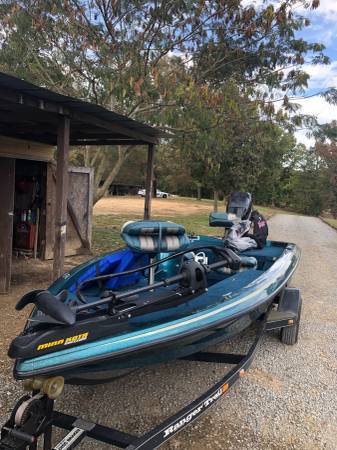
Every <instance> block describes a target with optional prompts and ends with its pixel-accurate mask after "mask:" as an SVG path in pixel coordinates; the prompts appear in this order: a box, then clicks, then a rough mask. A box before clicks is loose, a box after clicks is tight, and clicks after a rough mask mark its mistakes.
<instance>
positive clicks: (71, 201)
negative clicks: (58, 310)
mask: <svg viewBox="0 0 337 450" xmlns="http://www.w3.org/2000/svg"><path fill="white" fill-rule="evenodd" d="M159 137H160V132H159V131H158V130H156V129H154V128H152V127H149V126H147V125H144V124H142V123H140V122H136V121H133V120H131V119H129V118H127V117H125V116H122V115H120V114H116V113H114V112H112V111H109V110H106V109H104V108H102V107H100V106H97V105H94V104H90V103H87V102H84V101H81V100H78V99H75V98H72V97H67V96H64V95H60V94H57V93H55V92H53V91H50V90H48V89H45V88H42V87H39V86H35V85H33V84H31V83H27V82H25V81H23V80H20V79H18V78H15V77H12V76H10V75H6V74H3V73H0V292H6V291H8V289H9V286H10V279H11V262H12V254H13V252H14V253H15V252H16V253H20V252H21V253H24V254H27V255H28V256H34V255H37V256H38V257H40V258H42V259H49V258H53V259H54V261H53V278H57V277H59V276H60V275H61V274H62V273H63V263H64V256H65V255H72V254H78V253H81V252H83V251H89V250H90V245H91V217H92V178H93V172H92V169H91V168H85V167H70V166H69V148H70V146H76V145H77V146H78V145H111V146H114V145H147V146H148V169H147V197H146V199H145V205H144V217H145V218H149V217H150V211H151V192H152V183H153V180H152V178H153V159H154V144H156V143H157V142H158V139H159ZM112 148H113V147H112ZM55 160H56V164H55V162H54V161H55Z"/></svg>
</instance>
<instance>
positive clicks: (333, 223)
mask: <svg viewBox="0 0 337 450" xmlns="http://www.w3.org/2000/svg"><path fill="white" fill-rule="evenodd" d="M324 222H326V223H328V224H329V225H331V226H332V227H334V228H336V230H337V219H331V218H328V217H324Z"/></svg>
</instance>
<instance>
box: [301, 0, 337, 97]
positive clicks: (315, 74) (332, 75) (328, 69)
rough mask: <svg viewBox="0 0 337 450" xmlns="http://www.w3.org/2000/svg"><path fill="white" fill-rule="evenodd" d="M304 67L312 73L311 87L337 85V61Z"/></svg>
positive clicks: (321, 87) (319, 87)
mask: <svg viewBox="0 0 337 450" xmlns="http://www.w3.org/2000/svg"><path fill="white" fill-rule="evenodd" d="M336 1H337V0H336ZM302 69H303V70H304V72H307V73H308V74H309V75H310V80H309V83H308V84H309V88H310V89H326V88H329V87H337V61H332V63H331V64H329V65H328V66H325V65H309V64H305V65H304V66H303V68H302Z"/></svg>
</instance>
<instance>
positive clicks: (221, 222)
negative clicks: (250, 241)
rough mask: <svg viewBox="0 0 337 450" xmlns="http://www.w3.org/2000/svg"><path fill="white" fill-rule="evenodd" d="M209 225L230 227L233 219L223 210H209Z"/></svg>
mask: <svg viewBox="0 0 337 450" xmlns="http://www.w3.org/2000/svg"><path fill="white" fill-rule="evenodd" d="M232 216H233V214H232ZM209 226H210V227H224V228H231V227H232V226H233V221H232V220H231V218H229V217H228V214H227V213H225V212H211V213H210V215H209Z"/></svg>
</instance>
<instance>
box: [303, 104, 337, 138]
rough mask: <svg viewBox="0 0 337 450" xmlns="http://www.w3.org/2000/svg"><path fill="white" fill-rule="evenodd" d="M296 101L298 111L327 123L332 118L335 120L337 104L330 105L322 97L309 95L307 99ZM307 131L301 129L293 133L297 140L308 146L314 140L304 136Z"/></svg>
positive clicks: (336, 118)
mask: <svg viewBox="0 0 337 450" xmlns="http://www.w3.org/2000/svg"><path fill="white" fill-rule="evenodd" d="M296 103H299V104H300V105H301V110H300V112H301V113H302V114H307V115H311V116H315V117H316V118H317V121H318V122H319V123H328V122H331V121H332V120H337V106H336V105H331V104H329V103H328V102H326V101H325V100H324V98H323V97H319V96H317V97H311V98H307V99H302V100H297V101H296ZM306 133H307V131H305V130H301V131H298V132H296V133H295V135H296V138H297V140H298V142H302V143H303V144H305V145H307V146H310V145H313V143H314V140H313V139H312V138H308V137H307V136H306Z"/></svg>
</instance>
